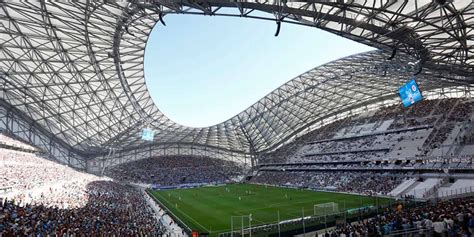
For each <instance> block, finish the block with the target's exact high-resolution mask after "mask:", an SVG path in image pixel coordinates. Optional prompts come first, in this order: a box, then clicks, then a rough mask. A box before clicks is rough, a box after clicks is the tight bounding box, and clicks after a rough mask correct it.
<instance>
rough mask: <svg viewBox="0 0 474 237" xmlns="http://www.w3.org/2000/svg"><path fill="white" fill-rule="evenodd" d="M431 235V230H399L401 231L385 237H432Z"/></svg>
mask: <svg viewBox="0 0 474 237" xmlns="http://www.w3.org/2000/svg"><path fill="white" fill-rule="evenodd" d="M430 233H431V230H428V229H426V228H410V229H408V230H399V231H394V232H392V233H390V234H386V235H384V236H387V237H388V236H397V237H398V236H400V237H404V236H417V235H420V236H422V234H426V235H427V236H430V235H429V234H430Z"/></svg>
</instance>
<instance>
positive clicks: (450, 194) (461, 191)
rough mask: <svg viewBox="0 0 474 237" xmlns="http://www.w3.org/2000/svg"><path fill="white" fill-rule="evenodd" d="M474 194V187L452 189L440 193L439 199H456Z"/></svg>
mask: <svg viewBox="0 0 474 237" xmlns="http://www.w3.org/2000/svg"><path fill="white" fill-rule="evenodd" d="M473 193H474V186H468V187H462V188H456V189H450V190H446V191H442V192H438V198H454V197H458V196H464V195H468V194H473Z"/></svg>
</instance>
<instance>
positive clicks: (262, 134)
mask: <svg viewBox="0 0 474 237" xmlns="http://www.w3.org/2000/svg"><path fill="white" fill-rule="evenodd" d="M439 2H441V3H439ZM229 8H230V9H229ZM255 11H264V12H269V13H273V14H274V15H275V19H273V20H276V21H277V22H278V21H283V22H290V23H295V24H305V25H308V26H314V27H318V28H321V29H324V30H327V31H330V32H333V33H336V34H338V35H341V36H343V37H347V38H350V39H353V40H356V41H359V42H362V43H365V44H368V45H371V46H374V47H377V48H380V49H383V50H385V51H373V52H368V53H364V54H360V55H354V56H350V57H347V58H343V59H340V60H337V61H334V62H331V63H328V64H326V65H322V66H320V67H317V68H315V69H313V70H310V71H308V72H306V73H304V74H302V75H300V76H298V77H297V78H294V79H293V80H291V81H289V82H288V83H286V84H285V85H283V86H281V87H280V88H278V89H276V90H275V91H273V92H272V93H270V94H269V95H267V96H266V97H264V98H262V99H261V100H259V101H258V102H256V103H255V104H254V105H252V106H251V107H249V108H248V109H246V110H244V111H243V112H241V113H239V114H238V115H236V116H234V117H232V118H231V119H229V120H227V121H225V122H223V123H220V124H217V125H214V126H210V127H206V128H190V127H186V126H182V125H179V124H176V123H175V122H173V121H171V120H170V119H168V118H167V117H166V116H164V115H163V113H161V112H160V110H159V109H158V108H157V107H156V106H155V104H154V103H153V102H152V100H151V97H150V96H149V94H148V91H147V88H146V84H145V80H144V72H143V60H144V49H145V46H146V42H147V38H148V36H149V34H150V32H151V29H152V28H153V26H154V25H155V24H161V23H160V16H161V17H163V18H164V20H166V17H165V16H166V14H175V13H186V14H204V15H219V14H222V15H229V16H230V15H235V16H244V17H254V18H261V17H260V16H257V15H254V13H255ZM230 12H233V13H230ZM473 26H474V4H473V3H472V1H471V0H465V1H463V0H459V1H454V2H450V1H441V0H440V1H427V0H425V1H421V0H417V1H375V0H374V1H357V0H355V1H306V2H294V1H288V2H287V3H286V4H284V3H283V1H266V2H265V3H262V2H260V3H259V2H258V1H223V0H221V1H164V0H163V1H160V0H156V1H147V3H141V2H119V3H95V2H90V1H87V2H68V3H62V2H44V1H43V2H42V3H39V2H3V3H0V36H1V37H0V45H1V47H0V76H1V79H2V80H1V81H0V82H1V86H2V90H1V91H0V102H1V103H0V104H1V105H2V106H10V107H13V108H15V110H17V111H19V112H20V113H21V114H23V115H24V116H27V117H28V118H31V119H32V121H35V122H34V124H33V123H32V126H39V127H41V128H42V129H43V130H44V131H45V132H47V133H49V134H50V135H51V136H52V137H54V138H55V139H57V140H58V141H60V142H61V143H62V144H64V145H65V146H68V147H69V148H70V149H71V150H72V151H74V152H77V153H79V154H83V155H85V156H87V155H90V154H92V153H97V152H104V151H105V150H106V147H116V148H119V149H131V148H133V147H139V146H142V145H146V144H145V143H144V142H143V141H141V140H140V134H141V129H142V128H143V127H145V126H148V127H152V128H153V129H155V130H156V137H155V143H156V144H166V143H169V144H173V143H182V144H197V145H203V146H209V147H214V148H219V149H223V150H229V151H236V152H243V153H259V152H265V151H267V150H270V149H272V148H274V147H276V146H278V145H279V144H281V143H282V142H284V141H285V140H287V139H288V138H290V137H292V136H293V135H295V134H296V133H298V132H300V131H302V130H303V129H305V128H307V127H308V126H310V125H312V124H314V123H316V122H318V121H321V120H322V119H325V118H328V117H331V116H333V115H336V114H338V113H341V112H343V111H346V110H350V109H354V108H357V107H361V106H364V105H367V104H370V103H375V102H378V101H383V100H387V99H391V98H394V97H396V96H397V94H396V93H397V91H398V88H399V87H400V86H401V85H402V84H403V83H404V82H405V81H407V80H408V79H409V78H410V76H411V75H412V74H413V70H410V69H409V68H407V65H408V62H415V61H419V62H420V63H421V64H422V65H423V71H422V72H421V74H419V75H418V82H419V84H420V85H421V87H422V89H423V90H431V89H435V88H441V87H451V86H456V85H470V84H471V83H472V82H473V80H474V78H473V74H474V56H473V55H474V48H473V47H474V46H473V45H474V43H473V42H474V39H473V37H474V28H473ZM282 27H284V26H282ZM308 30H310V29H308ZM315 43H317V42H315ZM394 48H397V53H396V56H395V58H394V59H392V60H388V59H387V58H389V57H390V55H391V53H392V50H393V49H394Z"/></svg>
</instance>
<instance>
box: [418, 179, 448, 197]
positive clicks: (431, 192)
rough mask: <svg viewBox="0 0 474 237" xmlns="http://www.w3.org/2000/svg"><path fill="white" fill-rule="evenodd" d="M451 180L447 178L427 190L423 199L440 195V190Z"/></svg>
mask: <svg viewBox="0 0 474 237" xmlns="http://www.w3.org/2000/svg"><path fill="white" fill-rule="evenodd" d="M448 181H449V179H448V178H447V177H445V178H443V179H441V180H439V181H438V183H436V184H435V185H434V186H433V187H431V188H429V189H428V190H426V192H425V193H424V194H423V198H430V197H433V196H434V194H436V193H438V190H439V188H441V186H442V185H443V184H445V183H447V182H448Z"/></svg>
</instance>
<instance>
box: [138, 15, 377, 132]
mask: <svg viewBox="0 0 474 237" xmlns="http://www.w3.org/2000/svg"><path fill="white" fill-rule="evenodd" d="M165 21H166V24H167V26H162V25H161V24H157V25H156V26H155V28H154V29H153V32H152V34H151V36H150V38H149V40H148V43H147V48H146V51H145V78H146V82H147V86H148V89H149V91H150V94H151V96H152V98H153V100H154V101H155V103H156V104H157V106H158V107H159V108H160V110H161V111H162V112H163V113H164V114H165V115H166V116H168V117H169V118H170V119H172V120H174V121H176V122H177V123H179V124H183V125H187V126H192V127H203V126H210V125H214V124H217V123H220V122H222V121H224V120H227V119H229V118H230V117H232V116H234V115H236V114H237V113H239V112H241V111H242V110H244V109H246V108H247V107H249V106H250V105H252V104H253V103H255V102H256V101H257V100H259V99H260V98H262V97H264V96H265V95H266V94H268V93H270V92H271V91H273V90H274V89H276V88H278V87H279V86H281V85H282V84H284V83H285V82H287V81H289V80H290V79H292V78H294V77H296V76H298V75H300V74H302V73H303V72H306V71H308V70H310V69H312V68H314V67H316V66H318V65H321V64H324V63H327V62H330V61H332V60H335V59H338V58H341V57H344V56H348V55H352V54H356V53H360V52H365V51H369V50H372V48H370V47H368V46H365V45H361V44H358V43H356V42H353V41H350V40H347V39H344V38H341V37H339V36H336V35H333V34H330V33H327V32H324V31H322V30H319V29H316V28H310V27H305V26H299V25H294V24H283V25H282V28H281V31H280V35H279V36H278V37H275V36H274V34H275V30H276V24H275V22H273V21H262V20H254V19H247V18H236V17H218V16H213V17H210V16H192V15H168V16H166V18H165Z"/></svg>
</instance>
